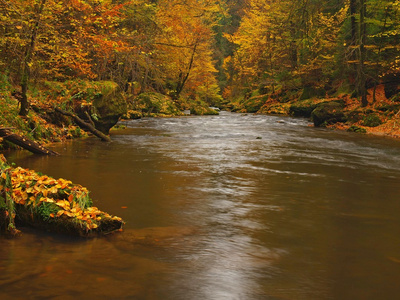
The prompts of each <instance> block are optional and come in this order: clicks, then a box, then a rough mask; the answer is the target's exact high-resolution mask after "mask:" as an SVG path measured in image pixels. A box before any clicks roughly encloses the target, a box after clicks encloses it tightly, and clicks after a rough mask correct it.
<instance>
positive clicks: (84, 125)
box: [55, 107, 111, 142]
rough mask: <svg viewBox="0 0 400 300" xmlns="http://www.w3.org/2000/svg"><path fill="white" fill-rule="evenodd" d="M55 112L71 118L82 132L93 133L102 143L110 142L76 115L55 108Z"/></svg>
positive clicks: (107, 137) (109, 139) (108, 138)
mask: <svg viewBox="0 0 400 300" xmlns="http://www.w3.org/2000/svg"><path fill="white" fill-rule="evenodd" d="M55 111H56V112H58V113H60V114H62V115H65V116H68V117H71V118H72V119H73V120H74V121H75V123H76V124H77V125H78V126H79V127H80V128H82V129H83V130H87V131H89V132H91V133H93V134H94V135H95V136H97V137H98V138H100V139H101V140H102V141H105V142H111V138H110V137H109V136H107V135H105V134H104V133H102V132H100V131H99V130H97V129H96V128H94V126H92V125H91V124H89V123H86V122H85V121H84V120H82V119H81V118H79V117H78V116H77V115H74V114H73V113H71V112H68V111H65V110H62V109H60V108H58V107H56V108H55Z"/></svg>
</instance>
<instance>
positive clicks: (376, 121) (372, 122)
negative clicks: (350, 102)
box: [363, 114, 382, 127]
mask: <svg viewBox="0 0 400 300" xmlns="http://www.w3.org/2000/svg"><path fill="white" fill-rule="evenodd" d="M381 124H382V120H381V119H380V117H379V116H378V115H377V114H369V115H367V116H365V117H364V119H363V125H364V126H368V127H377V126H379V125H381Z"/></svg>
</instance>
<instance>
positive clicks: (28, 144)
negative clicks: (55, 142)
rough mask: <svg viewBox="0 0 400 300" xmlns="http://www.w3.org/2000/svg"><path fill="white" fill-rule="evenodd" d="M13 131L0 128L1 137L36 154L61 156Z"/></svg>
mask: <svg viewBox="0 0 400 300" xmlns="http://www.w3.org/2000/svg"><path fill="white" fill-rule="evenodd" d="M11 129H12V128H0V137H2V138H3V139H5V140H6V141H8V142H10V143H13V144H15V145H18V146H20V147H22V148H24V149H26V150H28V151H30V152H32V153H35V154H43V155H59V154H58V153H57V152H55V151H53V150H50V149H48V148H45V147H43V146H41V145H39V144H38V143H36V142H34V141H31V140H29V139H27V138H26V137H23V136H20V135H18V134H15V133H13V132H11Z"/></svg>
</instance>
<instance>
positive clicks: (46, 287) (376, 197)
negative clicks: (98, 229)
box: [0, 112, 400, 300]
mask: <svg viewBox="0 0 400 300" xmlns="http://www.w3.org/2000/svg"><path fill="white" fill-rule="evenodd" d="M122 125H126V129H123V130H122V129H121V130H116V131H113V132H112V139H113V142H112V143H104V142H101V141H99V140H98V139H95V138H88V139H82V140H77V141H73V142H69V143H66V144H58V145H57V144H56V145H54V146H53V147H52V148H53V149H54V150H56V151H58V152H60V153H61V156H58V157H41V156H35V155H31V154H29V153H27V152H26V151H15V152H12V153H6V156H7V158H8V160H9V161H11V162H15V163H16V164H17V165H20V166H22V167H26V168H30V169H34V170H36V171H40V172H42V173H44V174H47V175H51V176H53V177H56V178H59V177H62V178H66V179H69V180H72V181H73V182H74V183H79V184H82V185H83V186H86V187H87V188H88V189H89V190H91V196H92V197H93V199H94V202H95V203H94V205H95V206H97V207H99V208H100V209H101V210H104V211H107V212H108V213H111V214H114V215H118V216H120V217H122V218H123V219H124V220H125V221H126V225H125V227H124V228H125V230H124V232H122V233H117V234H114V235H111V236H106V237H103V238H95V239H89V240H85V239H81V238H74V237H66V236H58V235H54V234H50V233H45V232H41V231H38V230H34V229H30V228H20V229H22V231H23V235H22V237H19V238H16V239H11V240H10V239H5V238H3V237H0V244H1V247H0V299H4V300H6V299H75V300H76V299H174V300H175V299H176V300H180V299H182V300H186V299H191V300H197V299H198V300H202V299H212V300H213V299H216V300H217V299H218V300H219V299H245V300H252V299H271V300H275V299H300V300H303V299H304V300H305V299H307V300H308V299H341V300H342V299H344V300H346V299H349V300H350V299H351V300H355V299H363V300H364V299H397V297H398V296H399V295H400V285H399V280H400V197H399V182H400V181H399V180H400V141H398V140H393V139H389V138H382V137H373V136H367V135H361V134H354V133H346V132H337V131H331V130H327V129H316V128H313V127H312V126H310V124H309V123H308V122H307V121H306V120H304V119H296V118H289V117H277V116H262V115H251V114H248V115H242V114H232V113H227V112H222V113H221V114H220V116H204V117H197V116H190V117H183V118H170V119H163V118H159V119H146V118H145V119H141V120H132V121H124V122H122Z"/></svg>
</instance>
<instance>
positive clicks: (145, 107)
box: [132, 92, 182, 116]
mask: <svg viewBox="0 0 400 300" xmlns="http://www.w3.org/2000/svg"><path fill="white" fill-rule="evenodd" d="M132 106H133V107H132V111H136V112H141V113H142V115H143V116H154V115H169V116H177V115H182V112H181V110H180V109H179V108H178V107H177V105H176V104H175V102H174V101H173V100H172V98H171V97H169V96H166V95H163V94H160V93H152V92H150V93H142V94H140V95H139V96H137V97H136V98H135V99H134V101H133V105H132ZM136 115H138V114H136Z"/></svg>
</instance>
